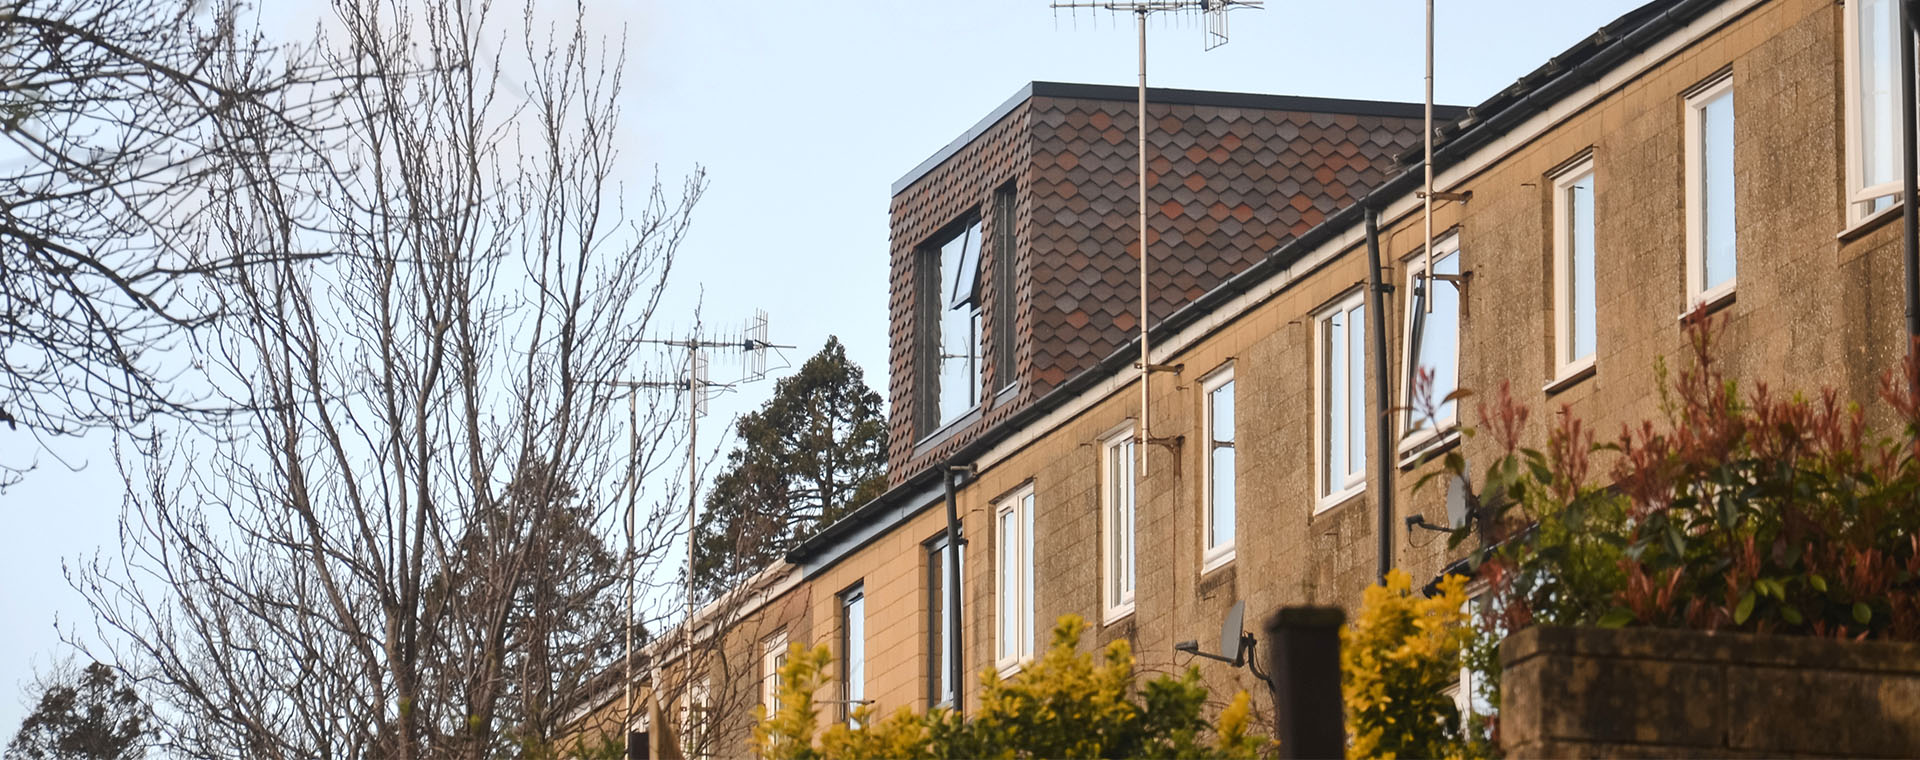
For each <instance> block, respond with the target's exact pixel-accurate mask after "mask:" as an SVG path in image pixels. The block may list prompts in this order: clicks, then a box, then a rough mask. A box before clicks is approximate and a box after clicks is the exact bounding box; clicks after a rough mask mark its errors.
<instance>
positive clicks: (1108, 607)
mask: <svg viewBox="0 0 1920 760" xmlns="http://www.w3.org/2000/svg"><path fill="white" fill-rule="evenodd" d="M1135 461H1136V460H1135V459H1134V441H1133V424H1132V423H1128V424H1127V425H1125V426H1123V427H1121V428H1118V429H1116V430H1113V431H1110V432H1108V433H1107V434H1106V436H1104V437H1103V438H1101V440H1100V472H1101V473H1102V475H1101V489H1100V537H1101V541H1100V545H1101V547H1102V549H1101V552H1100V555H1101V558H1102V559H1103V560H1104V561H1103V562H1102V563H1101V567H1102V568H1104V570H1105V572H1103V573H1102V574H1101V577H1102V579H1103V580H1104V582H1105V585H1104V589H1105V590H1104V592H1103V593H1102V594H1101V601H1102V602H1103V605H1102V609H1104V610H1105V611H1106V620H1107V621H1108V622H1112V621H1114V620H1117V619H1119V618H1120V617H1122V616H1124V615H1126V614H1127V613H1130V612H1133V583H1134V564H1135V563H1134V552H1133V534H1134V514H1135V506H1136V504H1135V501H1134V486H1135V485H1136V484H1135V482H1134V473H1135V470H1134V463H1135Z"/></svg>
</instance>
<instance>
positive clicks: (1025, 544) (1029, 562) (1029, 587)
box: [1020, 491, 1033, 658]
mask: <svg viewBox="0 0 1920 760" xmlns="http://www.w3.org/2000/svg"><path fill="white" fill-rule="evenodd" d="M1020 513H1021V514H1022V515H1024V516H1025V518H1026V525H1024V526H1022V529H1021V531H1020V584H1021V589H1020V656H1021V657H1023V658H1024V657H1031V656H1033V492H1032V491H1028V492H1027V495H1026V496H1023V497H1021V500H1020Z"/></svg>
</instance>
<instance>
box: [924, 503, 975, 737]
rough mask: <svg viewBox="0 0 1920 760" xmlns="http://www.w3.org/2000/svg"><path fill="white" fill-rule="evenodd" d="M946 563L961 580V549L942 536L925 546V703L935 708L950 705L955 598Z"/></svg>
mask: <svg viewBox="0 0 1920 760" xmlns="http://www.w3.org/2000/svg"><path fill="white" fill-rule="evenodd" d="M949 562H958V563H959V564H960V567H959V570H960V574H961V577H962V578H965V577H966V564H967V563H966V551H965V547H964V546H963V547H960V549H959V551H957V552H956V551H955V550H954V549H953V548H951V547H950V546H949V545H948V543H947V539H946V536H940V537H937V538H935V539H934V540H933V541H931V542H929V543H928V544H927V601H928V604H929V605H930V607H931V608H930V609H929V610H928V614H927V667H928V670H929V672H928V673H927V686H928V688H927V701H928V703H929V704H935V705H941V704H952V703H953V658H954V651H953V639H952V637H950V636H948V635H947V632H948V631H951V630H953V614H954V611H955V610H956V609H957V608H958V606H959V605H958V602H959V599H958V594H957V591H958V589H956V588H955V587H954V585H953V584H952V583H950V582H949V581H950V580H951V579H950V578H949V577H948V571H947V563H949ZM963 582H964V581H963Z"/></svg>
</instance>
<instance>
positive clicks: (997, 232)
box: [993, 183, 1020, 388]
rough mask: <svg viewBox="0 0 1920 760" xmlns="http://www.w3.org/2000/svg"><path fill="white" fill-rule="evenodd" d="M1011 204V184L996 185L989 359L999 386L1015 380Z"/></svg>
mask: <svg viewBox="0 0 1920 760" xmlns="http://www.w3.org/2000/svg"><path fill="white" fill-rule="evenodd" d="M1016 213H1018V212H1017V211H1016V210H1015V208H1014V204H1013V185H1012V184H1011V183H1009V184H1008V185H1007V186H1005V187H1002V188H1000V189H999V190H998V191H996V192H994V194H993V261H994V263H993V277H994V291H995V293H994V297H993V298H994V302H993V320H994V321H993V361H994V365H995V369H994V378H995V382H996V383H997V384H998V386H999V387H1000V388H1007V387H1010V386H1012V385H1013V384H1014V382H1016V381H1018V380H1019V379H1020V378H1019V375H1018V374H1016V372H1015V368H1014V363H1015V362H1017V361H1019V358H1018V357H1016V356H1014V351H1013V349H1014V337H1013V335H1014V333H1013V331H1014V317H1013V311H1014V306H1015V304H1016V303H1017V302H1018V300H1019V298H1018V296H1016V295H1015V288H1016V286H1015V282H1016V280H1015V279H1014V275H1015V272H1014V266H1015V265H1016V264H1017V263H1018V261H1017V259H1016V258H1015V253H1014V251H1015V248H1014V246H1015V240H1016V238H1015V233H1014V222H1015V220H1016V218H1015V214H1016Z"/></svg>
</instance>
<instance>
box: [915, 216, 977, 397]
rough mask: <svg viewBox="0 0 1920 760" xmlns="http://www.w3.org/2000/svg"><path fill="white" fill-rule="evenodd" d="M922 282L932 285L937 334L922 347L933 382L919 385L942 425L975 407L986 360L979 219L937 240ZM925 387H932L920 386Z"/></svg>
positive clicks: (970, 220)
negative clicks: (982, 330) (928, 356)
mask: <svg viewBox="0 0 1920 760" xmlns="http://www.w3.org/2000/svg"><path fill="white" fill-rule="evenodd" d="M926 258H927V262H926V263H927V264H928V265H929V266H928V267H927V269H928V270H930V271H928V272H927V274H928V275H930V276H929V277H928V278H927V279H928V280H929V281H930V282H929V284H931V285H933V288H930V289H931V290H933V293H932V295H933V296H934V298H933V299H932V300H933V307H934V311H935V312H936V313H935V315H934V318H933V321H934V322H936V323H937V324H938V326H939V328H938V330H937V331H929V333H930V337H931V338H933V341H932V345H929V346H927V349H928V353H929V354H930V356H931V358H932V362H930V363H931V364H932V367H933V370H934V371H933V372H930V373H928V374H929V375H930V377H929V379H931V380H932V381H933V382H932V383H929V384H923V390H924V392H925V393H926V394H927V395H928V396H930V397H931V400H930V403H929V408H930V409H932V410H935V411H936V412H937V414H938V420H939V423H938V424H941V425H945V424H947V423H949V422H952V421H953V420H955V419H957V418H959V417H960V416H961V415H964V414H966V413H967V412H970V411H972V410H973V409H974V408H975V407H978V406H980V386H981V381H982V377H981V374H982V369H983V365H984V364H985V355H984V352H983V351H982V348H983V347H982V345H981V339H982V335H983V333H982V332H981V329H980V327H981V325H980V315H981V306H982V304H983V302H984V299H983V298H982V297H981V295H982V291H983V286H984V285H985V284H986V283H985V278H983V277H981V276H980V262H981V255H980V218H979V216H977V215H974V216H971V217H970V218H968V219H967V220H966V221H964V222H962V223H961V224H960V225H959V226H958V227H957V228H955V229H954V230H953V231H952V232H951V233H949V234H948V236H947V237H945V238H941V239H938V240H937V241H936V242H935V243H934V244H933V245H932V246H930V247H929V249H928V252H927V254H926ZM927 385H930V386H931V387H925V386H927Z"/></svg>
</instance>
